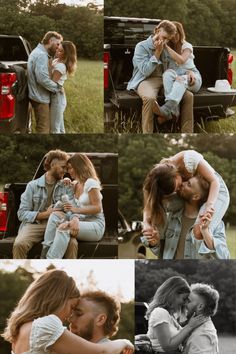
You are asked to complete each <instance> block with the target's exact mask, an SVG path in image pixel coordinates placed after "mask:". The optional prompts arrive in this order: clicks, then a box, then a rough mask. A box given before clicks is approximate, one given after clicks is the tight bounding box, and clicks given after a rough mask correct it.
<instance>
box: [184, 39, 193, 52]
mask: <svg viewBox="0 0 236 354" xmlns="http://www.w3.org/2000/svg"><path fill="white" fill-rule="evenodd" d="M184 49H191V51H192V50H193V46H192V44H191V43H189V42H187V41H183V44H182V50H184Z"/></svg>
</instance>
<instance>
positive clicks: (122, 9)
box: [104, 0, 236, 48]
mask: <svg viewBox="0 0 236 354" xmlns="http://www.w3.org/2000/svg"><path fill="white" fill-rule="evenodd" d="M104 12H105V15H107V16H127V17H146V18H157V19H168V20H171V21H179V22H181V23H182V24H183V26H184V28H185V32H186V35H187V40H189V41H190V42H191V43H193V44H194V45H211V46H224V47H232V48H236V0H227V1H225V0H178V1H174V0H155V1H150V0H129V1H126V0H119V1H116V0H106V1H105V8H104Z"/></svg>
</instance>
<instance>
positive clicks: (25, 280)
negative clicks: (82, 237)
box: [0, 265, 134, 354]
mask: <svg viewBox="0 0 236 354" xmlns="http://www.w3.org/2000/svg"><path fill="white" fill-rule="evenodd" d="M53 268H55V267H54V266H53V265H50V266H49V267H48V268H47V269H53ZM32 271H33V273H32ZM34 273H36V271H34V270H31V271H27V270H26V269H25V268H23V267H18V268H17V269H16V271H15V272H12V273H11V272H6V271H3V270H0V283H1V287H0V333H2V332H3V330H4V328H5V327H6V320H7V318H8V316H9V314H10V313H11V312H12V311H13V309H14V308H15V306H16V304H17V302H18V301H19V299H20V298H21V296H22V295H23V293H24V292H25V290H26V289H27V287H28V286H29V285H30V283H31V282H32V281H33V280H34ZM117 338H127V339H129V340H131V341H133V338H134V303H133V301H130V302H128V303H121V320H120V324H119V331H118V332H117V334H116V336H115V337H114V339H117ZM0 348H1V354H10V353H11V346H10V344H9V343H8V342H6V341H4V340H3V338H1V337H0Z"/></svg>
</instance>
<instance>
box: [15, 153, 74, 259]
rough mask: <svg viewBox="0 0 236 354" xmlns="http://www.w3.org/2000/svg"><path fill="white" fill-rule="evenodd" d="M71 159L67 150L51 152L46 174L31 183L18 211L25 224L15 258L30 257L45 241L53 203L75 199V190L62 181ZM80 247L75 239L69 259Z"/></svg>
mask: <svg viewBox="0 0 236 354" xmlns="http://www.w3.org/2000/svg"><path fill="white" fill-rule="evenodd" d="M67 160H68V155H67V153H65V152H64V151H61V150H51V151H49V152H48V153H47V155H46V158H45V161H44V169H45V170H46V173H45V174H44V175H43V176H41V177H40V178H38V179H35V180H33V181H30V182H29V183H28V184H27V186H26V190H25V192H24V193H23V194H22V195H21V203H20V207H19V210H18V218H19V220H20V221H21V225H20V228H19V233H18V235H17V237H16V239H15V242H14V245H13V258H21V259H22V258H27V253H28V251H29V250H30V249H31V248H32V247H33V245H34V244H36V243H38V242H40V241H42V240H43V236H44V232H45V229H46V225H47V220H48V218H49V216H50V214H51V213H52V212H53V211H55V209H54V208H53V204H55V203H56V202H57V201H58V200H61V196H62V195H64V194H68V195H69V196H71V197H73V190H72V188H71V187H69V186H66V185H65V184H64V183H63V181H62V178H63V176H64V175H65V173H66V171H67ZM77 232H78V219H77V218H76V217H75V218H73V223H72V226H71V233H72V234H76V233H77ZM77 247H78V246H77V240H76V239H74V237H71V241H70V244H69V247H68V249H67V254H66V258H77Z"/></svg>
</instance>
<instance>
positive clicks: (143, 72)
mask: <svg viewBox="0 0 236 354" xmlns="http://www.w3.org/2000/svg"><path fill="white" fill-rule="evenodd" d="M154 50H155V48H154V45H153V41H152V36H149V37H148V38H147V39H145V40H144V41H142V42H139V43H138V44H137V45H136V47H135V50H134V57H133V66H134V69H133V75H132V78H131V79H130V81H129V82H128V86H127V90H136V89H137V88H138V85H139V84H140V82H141V81H143V80H145V79H146V78H148V77H149V76H150V75H151V74H152V73H153V71H154V70H155V69H156V67H157V65H162V64H163V63H162V61H161V60H158V59H157V58H156V56H155V55H153V52H154ZM165 69H166V68H163V65H162V71H163V70H165Z"/></svg>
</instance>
